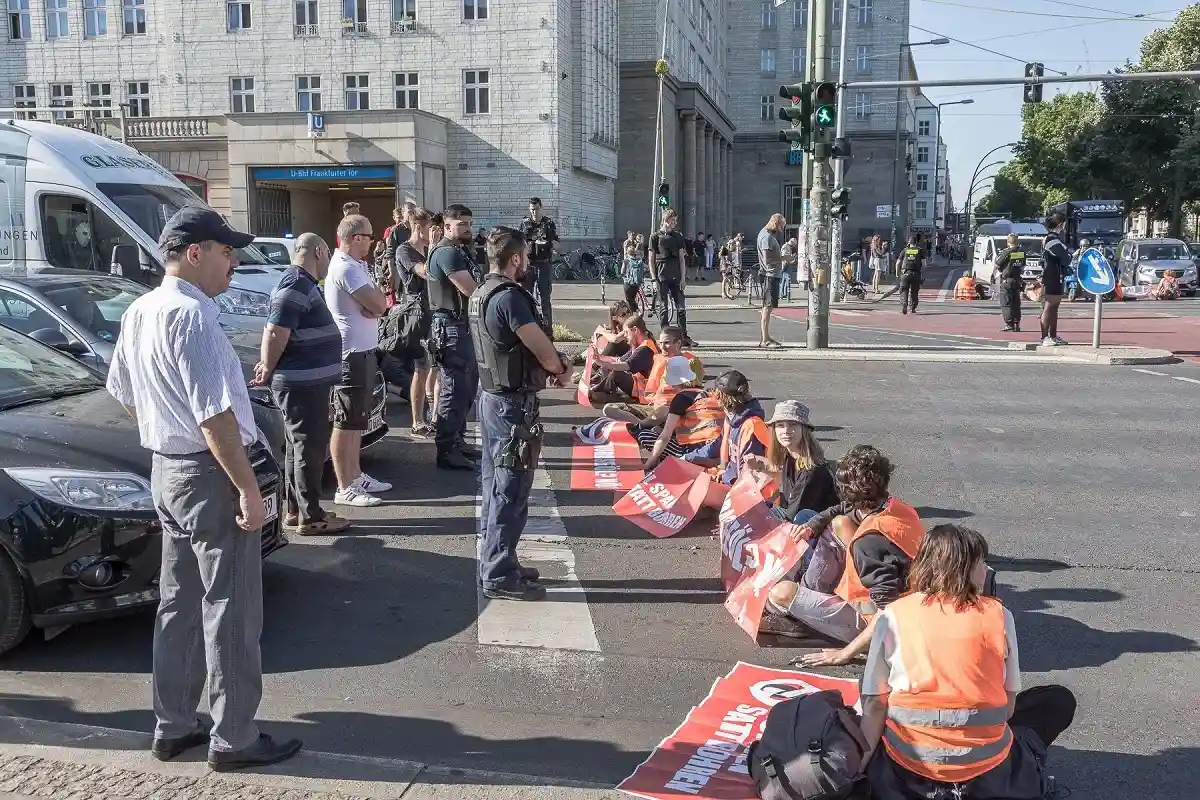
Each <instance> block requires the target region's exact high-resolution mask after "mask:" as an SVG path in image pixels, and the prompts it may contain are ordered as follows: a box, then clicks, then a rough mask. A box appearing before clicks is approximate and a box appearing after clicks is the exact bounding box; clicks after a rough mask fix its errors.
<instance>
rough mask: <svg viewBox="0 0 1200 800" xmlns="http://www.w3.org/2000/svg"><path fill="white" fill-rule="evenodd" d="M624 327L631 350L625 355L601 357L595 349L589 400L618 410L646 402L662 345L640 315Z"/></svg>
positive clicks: (631, 318) (627, 318) (625, 323)
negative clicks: (656, 359) (625, 405)
mask: <svg viewBox="0 0 1200 800" xmlns="http://www.w3.org/2000/svg"><path fill="white" fill-rule="evenodd" d="M622 327H623V329H624V331H625V341H626V342H628V343H629V346H630V350H629V352H628V353H626V354H625V355H623V356H616V357H613V356H605V355H601V354H600V353H599V352H598V350H597V348H596V346H595V345H592V348H591V351H592V365H593V374H592V385H591V386H590V387H589V391H588V397H589V399H590V400H591V401H592V403H594V404H596V405H601V404H605V403H607V404H611V405H613V407H614V408H618V407H623V406H624V404H625V403H630V402H632V403H634V404H641V403H644V402H645V401H644V400H643V397H644V395H645V391H646V379H647V378H648V377H650V371H651V370H653V369H654V357H655V356H656V355H658V353H659V347H658V342H656V341H654V337H653V336H651V335H650V331H648V330H646V321H645V320H644V319H642V318H641V317H640V316H638V315H637V314H632V315H630V316H628V317H626V318H625V321H624V323H623V325H622ZM605 416H608V414H605Z"/></svg>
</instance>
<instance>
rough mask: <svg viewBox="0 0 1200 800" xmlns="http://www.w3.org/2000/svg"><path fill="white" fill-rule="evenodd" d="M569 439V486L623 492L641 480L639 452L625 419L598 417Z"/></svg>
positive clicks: (577, 429)
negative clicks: (622, 420)
mask: <svg viewBox="0 0 1200 800" xmlns="http://www.w3.org/2000/svg"><path fill="white" fill-rule="evenodd" d="M571 439H572V445H571V488H572V489H576V490H582V491H616V492H622V493H624V492H627V491H629V490H630V489H632V488H633V487H634V486H636V485H637V484H638V481H640V480H641V479H642V477H643V473H642V455H641V451H640V450H638V444H637V440H636V439H634V438H633V435H632V434H631V433H630V432H629V428H628V427H626V425H625V423H624V422H617V421H615V420H611V419H598V420H596V421H595V422H591V423H589V424H587V425H584V426H582V427H579V428H576V429H575V430H574V431H572V433H571Z"/></svg>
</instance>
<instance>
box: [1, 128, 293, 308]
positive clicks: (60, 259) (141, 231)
mask: <svg viewBox="0 0 1200 800" xmlns="http://www.w3.org/2000/svg"><path fill="white" fill-rule="evenodd" d="M204 205H206V204H205V203H204V201H203V200H201V199H200V198H199V197H197V196H196V195H195V193H193V192H192V191H191V190H190V189H188V188H187V187H186V186H184V185H183V183H181V182H180V181H179V179H177V178H176V177H175V176H174V175H172V174H171V173H170V172H168V171H167V170H166V169H165V168H164V167H162V166H161V165H160V164H159V163H158V162H156V161H154V160H153V159H152V158H149V157H148V156H145V155H142V154H141V153H139V152H138V151H136V150H134V149H133V148H131V147H128V146H126V145H123V144H121V143H120V142H116V141H113V140H112V139H108V138H106V137H104V136H97V135H95V134H92V133H87V132H86V131H81V130H76V129H74V128H69V127H67V126H64V125H55V124H52V123H48V122H30V121H27V120H4V121H2V122H0V273H4V272H8V273H10V274H13V273H15V274H27V273H29V272H37V271H40V270H46V269H76V270H93V271H96V272H112V273H114V274H120V275H123V276H125V277H127V278H131V279H133V280H136V281H138V282H140V283H143V284H146V285H150V286H153V285H156V284H157V283H158V282H159V281H160V280H161V278H162V275H163V265H162V256H161V255H160V253H159V250H158V235H159V233H160V232H161V231H162V228H163V225H164V224H165V223H166V221H167V220H168V219H170V218H171V216H172V215H174V213H175V212H176V211H178V210H179V209H180V208H182V207H184V206H204ZM239 257H240V258H241V261H242V266H241V267H239V268H238V269H237V270H235V271H234V277H233V281H232V283H231V285H230V289H229V291H228V292H226V293H225V294H223V295H221V296H220V297H218V298H217V302H218V304H219V305H220V306H221V308H222V311H224V312H225V314H224V315H223V319H228V318H229V315H233V316H234V317H242V318H244V319H245V320H246V323H247V324H246V327H247V328H250V329H254V328H256V327H259V328H260V327H261V326H262V323H263V322H264V321H265V317H266V315H267V313H268V310H269V306H270V292H271V290H272V289H274V287H275V284H276V283H277V282H278V280H279V270H278V269H277V268H276V265H274V264H273V263H272V262H271V261H270V259H268V258H267V257H266V256H265V255H263V254H262V253H260V252H258V251H257V250H256V249H254V247H253V246H251V247H247V248H243V249H242V250H241V251H239Z"/></svg>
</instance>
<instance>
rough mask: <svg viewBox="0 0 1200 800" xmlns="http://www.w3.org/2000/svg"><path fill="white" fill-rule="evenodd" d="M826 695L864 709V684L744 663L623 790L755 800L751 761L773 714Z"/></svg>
mask: <svg viewBox="0 0 1200 800" xmlns="http://www.w3.org/2000/svg"><path fill="white" fill-rule="evenodd" d="M824 689H835V690H837V691H840V692H841V693H842V699H843V701H844V702H845V703H846V704H847V705H854V704H856V703H857V702H858V682H857V681H854V680H850V679H848V678H830V677H827V676H825V675H816V674H813V673H810V672H794V671H791V670H782V669H769V668H767V667H759V666H755V665H753V664H746V663H744V662H739V663H738V664H737V666H735V667H734V668H733V670H732V671H730V673H729V674H728V675H726V676H725V677H723V678H719V679H718V680H717V681H716V683H714V684H713V687H712V689H711V690H710V691H709V693H708V696H707V697H705V698H704V700H703V701H701V703H700V705H698V706H696V707H695V708H693V709H692V710H691V711H690V712H689V713H688V715H687V718H686V719H684V721H683V724H682V725H680V726H679V727H678V728H676V729H675V732H674V733H672V734H671V735H670V736H668V737H667V738H665V739H663V740H662V742H661V743H659V745H658V747H656V748H655V749H654V752H652V753H651V754H650V757H649V758H647V759H646V760H645V761H643V762H642V763H641V764H640V765H638V768H637V769H635V770H634V771H633V774H632V775H630V776H629V777H628V778H626V779H625V780H623V781H622V782H621V784H620V785H619V786H617V788H618V789H619V790H620V791H622V792H625V793H626V794H629V795H632V796H634V797H641V798H644V800H679V798H683V797H692V798H699V800H756V798H757V797H758V792H757V791H756V790H755V788H754V781H752V780H751V779H750V770H749V767H748V765H747V764H746V757H747V750H748V748H749V747H750V745H751V744H753V743H754V742H755V741H757V740H758V739H759V738H761V737H762V730H763V726H764V725H765V724H766V720H767V713H768V712H769V711H770V710H771V708H773V707H774V706H775V705H777V704H779V703H781V702H783V701H784V700H788V699H791V698H793V697H799V696H800V695H804V694H812V693H814V692H819V691H821V690H824Z"/></svg>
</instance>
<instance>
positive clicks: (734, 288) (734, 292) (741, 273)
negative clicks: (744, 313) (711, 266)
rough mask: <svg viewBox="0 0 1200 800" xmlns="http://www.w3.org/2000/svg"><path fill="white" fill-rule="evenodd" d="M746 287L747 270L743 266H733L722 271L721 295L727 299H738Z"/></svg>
mask: <svg viewBox="0 0 1200 800" xmlns="http://www.w3.org/2000/svg"><path fill="white" fill-rule="evenodd" d="M746 288H747V287H746V270H745V269H744V268H743V267H731V268H730V269H727V270H725V271H724V272H722V273H721V296H722V297H724V298H725V299H726V300H736V299H738V298H739V297H741V296H742V292H744V291H746Z"/></svg>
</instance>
